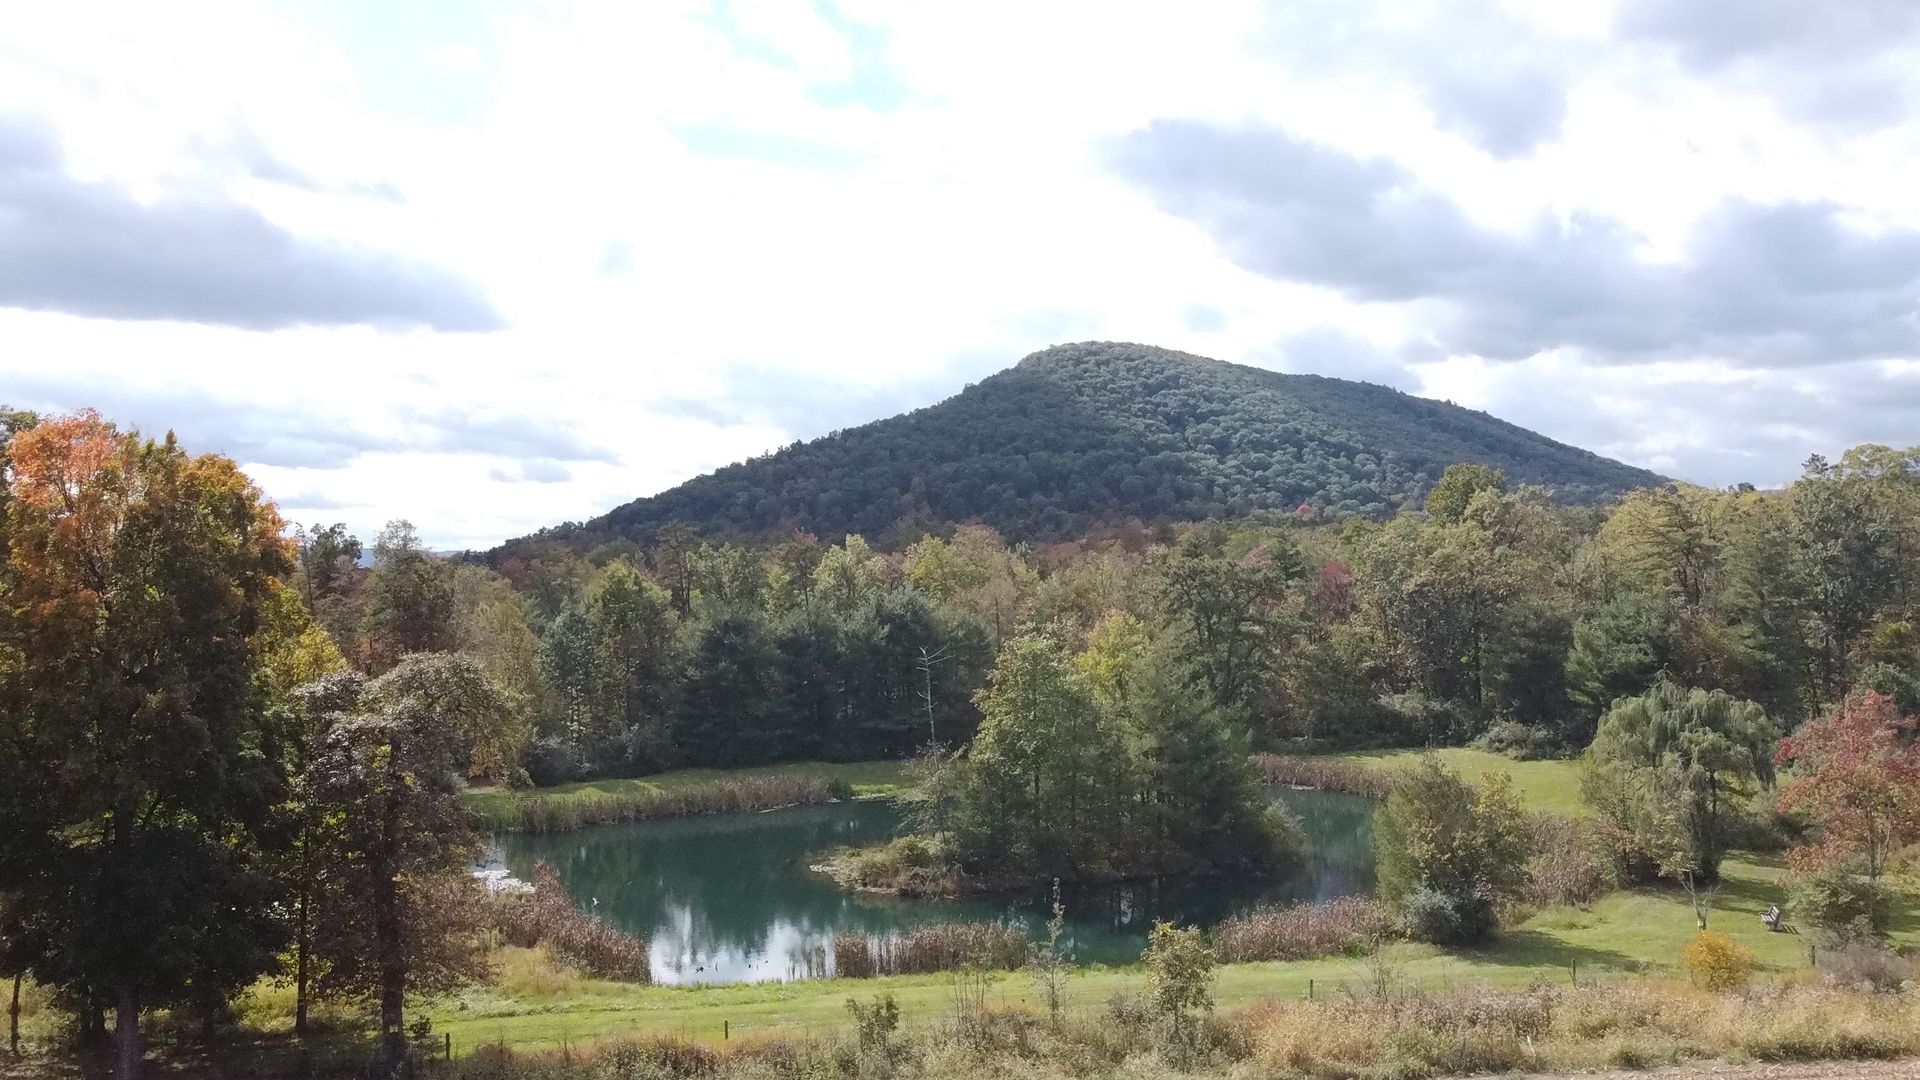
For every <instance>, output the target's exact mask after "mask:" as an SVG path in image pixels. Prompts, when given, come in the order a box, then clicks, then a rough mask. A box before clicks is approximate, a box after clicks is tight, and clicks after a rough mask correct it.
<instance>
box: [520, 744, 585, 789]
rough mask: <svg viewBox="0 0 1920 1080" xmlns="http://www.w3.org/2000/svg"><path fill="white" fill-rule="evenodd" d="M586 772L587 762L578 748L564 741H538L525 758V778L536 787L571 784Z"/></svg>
mask: <svg viewBox="0 0 1920 1080" xmlns="http://www.w3.org/2000/svg"><path fill="white" fill-rule="evenodd" d="M586 770H587V762H586V759H585V758H584V757H582V756H581V755H580V751H579V748H577V747H575V746H574V745H573V743H571V742H569V741H567V740H565V739H555V738H551V737H549V738H545V739H540V740H538V741H537V742H535V743H534V744H533V751H532V752H531V753H530V754H528V756H527V778H528V779H529V780H532V781H533V783H534V785H535V786H536V787H552V786H554V785H555V784H568V783H572V782H573V781H575V780H578V779H580V778H581V777H582V776H584V775H586Z"/></svg>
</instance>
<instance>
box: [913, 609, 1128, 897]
mask: <svg viewBox="0 0 1920 1080" xmlns="http://www.w3.org/2000/svg"><path fill="white" fill-rule="evenodd" d="M978 700H979V703H980V711H981V714H982V720H981V723H980V732H979V734H978V735H976V736H975V737H974V741H973V746H972V749H971V750H970V751H969V753H968V755H967V757H966V758H965V759H964V764H963V765H962V776H961V779H960V781H959V783H958V784H957V785H956V786H957V788H958V789H959V790H958V791H957V792H956V796H955V807H954V809H953V811H952V812H951V815H950V821H951V823H952V828H953V832H954V838H955V844H956V847H957V848H958V850H959V852H960V856H961V859H962V862H963V863H965V864H966V865H968V866H970V867H973V868H975V869H976V870H978V871H981V872H985V873H988V874H998V875H1005V876H1010V877H1015V878H1025V877H1032V878H1044V877H1061V878H1065V879H1068V880H1073V879H1077V878H1087V877H1099V876H1105V875H1109V874H1111V873H1112V872H1113V870H1114V865H1115V864H1114V856H1115V853H1116V849H1117V848H1118V847H1120V846H1121V845H1122V844H1124V843H1125V840H1124V836H1125V829H1124V827H1123V825H1122V823H1123V822H1124V821H1125V817H1124V814H1123V810H1122V808H1123V807H1124V806H1125V804H1126V801H1127V799H1126V794H1127V791H1128V790H1129V789H1128V783H1129V780H1130V778H1129V777H1128V775H1127V754H1126V748H1125V745H1124V741H1123V735H1122V732H1121V730H1120V728H1119V726H1118V725H1117V724H1116V723H1114V722H1113V720H1112V718H1111V717H1110V716H1108V715H1107V714H1105V713H1104V712H1103V711H1102V710H1101V709H1100V708H1099V707H1098V706H1097V705H1096V704H1095V702H1094V700H1093V697H1092V695H1091V694H1090V693H1089V692H1088V691H1087V689H1086V687H1085V686H1084V685H1083V684H1082V683H1081V681H1080V680H1079V679H1078V678H1077V677H1075V676H1074V675H1073V673H1072V671H1071V669H1070V668H1069V666H1068V664H1067V661H1066V658H1065V657H1063V656H1062V655H1061V652H1060V649H1059V647H1058V646H1057V645H1055V644H1054V643H1053V642H1051V641H1049V640H1047V639H1045V638H1043V637H1040V636H1038V635H1032V634H1029V635H1023V636H1021V637H1016V638H1014V639H1013V640H1011V641H1009V642H1008V643H1007V645H1006V647H1005V648H1003V649H1001V651H1000V656H999V659H998V660H997V661H996V662H995V664H994V667H993V673H992V675H991V676H990V677H989V681H988V685H987V687H986V689H984V690H981V691H980V693H979V695H978Z"/></svg>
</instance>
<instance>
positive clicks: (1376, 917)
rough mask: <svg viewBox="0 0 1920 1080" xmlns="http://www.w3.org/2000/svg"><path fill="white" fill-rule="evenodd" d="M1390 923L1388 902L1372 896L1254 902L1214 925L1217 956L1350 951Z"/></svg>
mask: <svg viewBox="0 0 1920 1080" xmlns="http://www.w3.org/2000/svg"><path fill="white" fill-rule="evenodd" d="M1392 929H1393V916H1392V913H1390V912H1389V911H1388V910H1387V906H1386V905H1385V904H1383V903H1381V902H1380V901H1378V900H1375V899H1373V898H1372V897H1370V896H1346V897H1341V898H1340V899H1337V900H1329V901H1327V902H1325V903H1321V904H1288V905H1284V906H1280V905H1273V906H1267V907H1261V908H1256V909H1254V910H1253V911H1249V912H1247V913H1245V914H1242V915H1235V916H1234V917H1232V918H1230V919H1228V920H1226V921H1225V922H1222V923H1221V924H1220V925H1219V926H1216V927H1215V928H1214V930H1213V948H1214V952H1215V953H1216V954H1217V955H1218V956H1219V958H1220V960H1221V962H1223V963H1228V964H1240V963H1246V962H1249V961H1253V960H1305V959H1308V958H1310V957H1315V956H1330V955H1333V954H1335V953H1343V952H1354V951H1356V950H1357V949H1359V948H1361V947H1362V946H1364V945H1366V943H1367V942H1369V941H1372V940H1374V939H1376V938H1379V937H1381V936H1383V935H1385V934H1386V933H1387V932H1388V931H1390V930H1392Z"/></svg>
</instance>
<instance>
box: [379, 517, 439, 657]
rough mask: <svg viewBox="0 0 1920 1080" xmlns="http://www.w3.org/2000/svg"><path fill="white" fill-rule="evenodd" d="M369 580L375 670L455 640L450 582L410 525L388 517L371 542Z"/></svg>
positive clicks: (433, 650)
mask: <svg viewBox="0 0 1920 1080" xmlns="http://www.w3.org/2000/svg"><path fill="white" fill-rule="evenodd" d="M373 560H374V562H373V573H372V575H371V576H369V577H368V579H367V608H368V611H367V615H368V619H369V620H370V622H371V624H372V638H373V640H372V643H371V644H372V649H371V652H372V656H371V657H370V660H369V663H370V666H371V668H372V669H373V670H374V671H375V672H380V671H385V670H387V669H388V668H390V667H392V666H393V665H395V664H397V663H399V662H400V659H401V658H402V657H404V656H407V655H408V654H410V653H418V652H435V651H438V650H441V649H445V648H447V647H448V646H449V645H451V644H452V642H453V583H452V580H451V576H450V574H449V573H448V571H447V568H446V566H445V565H444V564H443V563H442V562H441V561H440V560H439V559H437V558H435V557H434V556H433V555H432V554H431V553H429V552H428V551H427V549H426V547H425V546H424V545H423V544H421V542H420V535H419V534H418V533H417V532H415V531H414V528H413V523H412V522H408V521H391V522H388V523H387V527H386V528H384V529H382V530H380V536H379V538H378V539H376V540H375V541H374V543H373Z"/></svg>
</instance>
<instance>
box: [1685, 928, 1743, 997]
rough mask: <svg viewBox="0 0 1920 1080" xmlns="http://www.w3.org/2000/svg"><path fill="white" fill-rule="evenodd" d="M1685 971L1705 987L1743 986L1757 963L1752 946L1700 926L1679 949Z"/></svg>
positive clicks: (1720, 988) (1729, 988) (1713, 988)
mask: <svg viewBox="0 0 1920 1080" xmlns="http://www.w3.org/2000/svg"><path fill="white" fill-rule="evenodd" d="M1680 963H1681V964H1683V965H1684V966H1685V967H1686V969H1687V972H1688V974H1690V975H1692V976H1693V978H1694V980H1695V981H1696V982H1698V983H1699V984H1700V985H1701V986H1704V987H1706V988H1707V989H1708V990H1732V989H1735V988H1736V987H1741V986H1745V985H1746V984H1747V980H1748V979H1749V978H1751V977H1752V976H1753V969H1754V965H1755V963H1756V961H1755V959H1754V955H1753V950H1752V949H1749V948H1747V947H1746V946H1745V945H1742V944H1740V943H1739V942H1737V941H1735V940H1733V939H1732V938H1730V937H1728V936H1727V935H1725V934H1717V933H1715V932H1713V931H1712V930H1702V931H1700V932H1699V933H1697V934H1695V935H1694V936H1693V940H1692V941H1690V942H1688V943H1687V947H1686V948H1685V949H1683V950H1681V952H1680Z"/></svg>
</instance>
